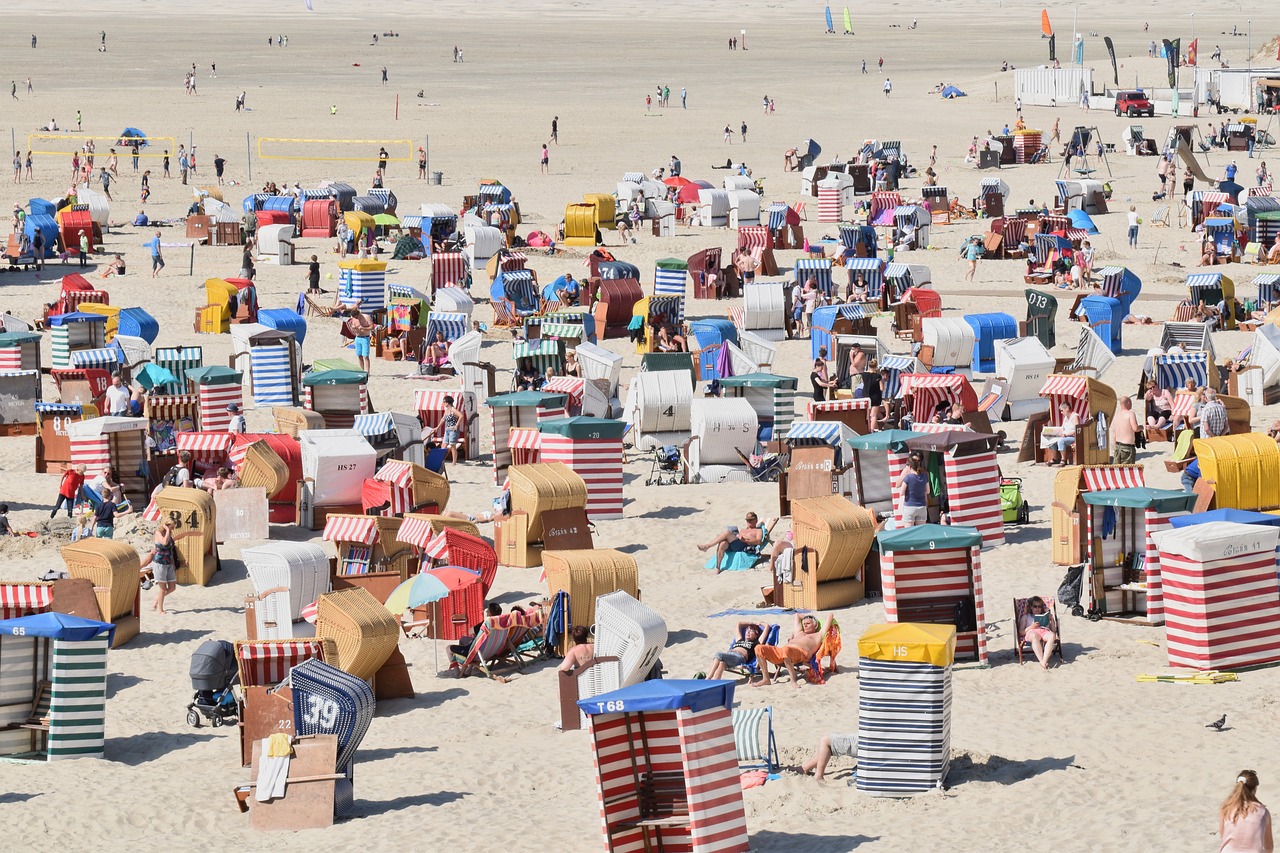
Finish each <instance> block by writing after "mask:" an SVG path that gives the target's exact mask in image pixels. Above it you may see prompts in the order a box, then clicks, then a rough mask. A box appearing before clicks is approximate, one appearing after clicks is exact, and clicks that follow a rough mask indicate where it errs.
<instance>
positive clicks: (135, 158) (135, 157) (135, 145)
mask: <svg viewBox="0 0 1280 853" xmlns="http://www.w3.org/2000/svg"><path fill="white" fill-rule="evenodd" d="M140 155H141V152H140V151H139V150H138V143H137V142H134V143H133V145H132V146H130V151H129V156H131V157H133V173H134V174H135V175H136V174H138V157H139V156H140Z"/></svg>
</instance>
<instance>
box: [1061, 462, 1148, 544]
mask: <svg viewBox="0 0 1280 853" xmlns="http://www.w3.org/2000/svg"><path fill="white" fill-rule="evenodd" d="M1145 486H1146V479H1145V477H1144V475H1143V469H1142V466H1141V465H1067V466H1064V467H1063V468H1062V469H1061V470H1060V471H1058V473H1057V474H1055V475H1054V478H1053V504H1052V516H1051V523H1052V532H1053V562H1054V563H1055V564H1057V565H1059V566H1073V565H1076V564H1077V563H1083V562H1084V561H1085V559H1086V556H1087V551H1086V543H1085V541H1084V535H1085V534H1084V532H1083V529H1084V525H1085V522H1086V521H1087V516H1088V507H1087V506H1086V505H1085V502H1084V500H1083V498H1082V496H1083V495H1084V493H1085V492H1100V491H1109V490H1112V489H1133V488H1138V489H1140V488H1143V487H1145Z"/></svg>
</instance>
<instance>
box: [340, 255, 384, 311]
mask: <svg viewBox="0 0 1280 853" xmlns="http://www.w3.org/2000/svg"><path fill="white" fill-rule="evenodd" d="M338 276H339V281H338V301H339V302H341V303H342V304H343V305H348V306H350V305H355V304H356V303H357V302H358V303H359V304H360V310H361V311H362V312H363V313H365V314H376V313H377V312H380V311H383V310H385V309H386V307H387V262H386V261H378V260H374V259H373V258H346V259H343V260H340V261H338Z"/></svg>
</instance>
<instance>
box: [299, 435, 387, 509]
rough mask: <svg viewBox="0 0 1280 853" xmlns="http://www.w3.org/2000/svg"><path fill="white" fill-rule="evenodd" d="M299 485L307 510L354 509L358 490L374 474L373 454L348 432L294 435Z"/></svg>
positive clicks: (375, 460) (360, 436) (363, 440)
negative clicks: (298, 454)
mask: <svg viewBox="0 0 1280 853" xmlns="http://www.w3.org/2000/svg"><path fill="white" fill-rule="evenodd" d="M298 446H299V449H300V450H301V454H302V481H303V490H304V491H305V492H307V493H308V494H307V495H304V498H306V503H307V504H308V505H309V506H311V507H327V506H337V507H342V506H357V505H359V503H360V492H361V487H362V486H363V485H364V481H365V480H366V479H368V478H369V477H372V476H373V474H374V466H375V465H376V463H377V456H378V455H377V452H376V451H375V450H374V449H373V448H372V447H370V446H369V442H367V441H365V439H364V436H362V435H360V434H359V433H358V432H356V431H355V430H352V429H333V430H328V429H324V430H320V429H304V430H300V431H299V432H298Z"/></svg>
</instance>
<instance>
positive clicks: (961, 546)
mask: <svg viewBox="0 0 1280 853" xmlns="http://www.w3.org/2000/svg"><path fill="white" fill-rule="evenodd" d="M981 545H982V534H980V533H979V532H978V531H977V530H974V529H973V528H972V527H958V526H951V525H941V524H921V525H917V526H915V527H903V528H899V529H897V530H882V531H880V533H879V534H877V536H876V547H877V548H879V549H880V555H881V556H880V580H881V582H882V583H883V584H884V615H885V619H886V620H888V621H889V622H895V623H905V622H914V623H923V624H931V625H950V626H952V627H954V628H955V630H956V646H955V655H956V658H957V659H960V660H976V661H978V662H979V663H982V664H986V663H987V625H986V613H985V606H984V603H983V594H982V558H981V556H980V555H979V550H978V549H979V548H980V547H981Z"/></svg>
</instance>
